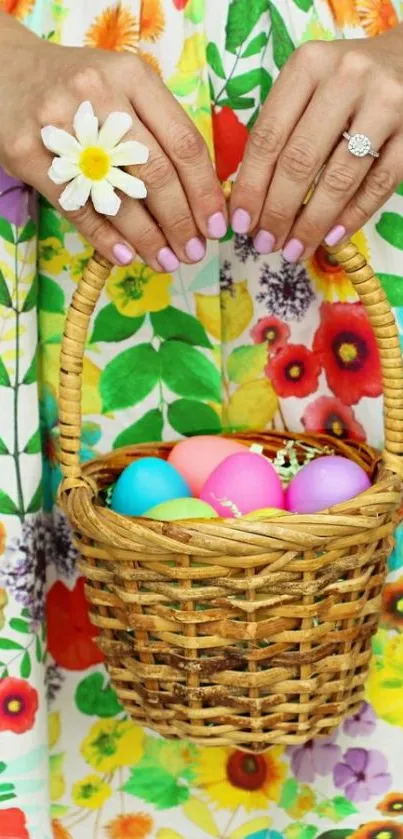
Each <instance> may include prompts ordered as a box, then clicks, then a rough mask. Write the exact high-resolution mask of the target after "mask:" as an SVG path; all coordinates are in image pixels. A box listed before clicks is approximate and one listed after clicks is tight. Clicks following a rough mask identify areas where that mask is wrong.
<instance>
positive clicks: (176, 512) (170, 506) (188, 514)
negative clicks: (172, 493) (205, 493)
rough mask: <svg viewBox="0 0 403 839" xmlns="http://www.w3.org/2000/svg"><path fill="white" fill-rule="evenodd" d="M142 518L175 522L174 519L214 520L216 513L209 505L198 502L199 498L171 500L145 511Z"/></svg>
mask: <svg viewBox="0 0 403 839" xmlns="http://www.w3.org/2000/svg"><path fill="white" fill-rule="evenodd" d="M144 516H145V517H146V518H148V519H158V520H159V521H175V520H176V519H214V518H217V513H216V511H215V510H214V509H213V507H211V506H210V504H206V502H205V501H200V498H172V499H171V500H170V501H164V502H163V503H162V504H157V506H156V507H152V509H151V510H147V512H146V513H144Z"/></svg>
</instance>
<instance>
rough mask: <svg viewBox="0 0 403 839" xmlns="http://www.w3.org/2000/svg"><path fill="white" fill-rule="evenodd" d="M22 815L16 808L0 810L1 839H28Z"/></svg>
mask: <svg viewBox="0 0 403 839" xmlns="http://www.w3.org/2000/svg"><path fill="white" fill-rule="evenodd" d="M26 825H27V823H26V820H25V816H24V813H23V812H22V810H19V809H18V808H17V807H10V808H9V809H8V810H0V836H1V839H29V833H28V830H27V826H26Z"/></svg>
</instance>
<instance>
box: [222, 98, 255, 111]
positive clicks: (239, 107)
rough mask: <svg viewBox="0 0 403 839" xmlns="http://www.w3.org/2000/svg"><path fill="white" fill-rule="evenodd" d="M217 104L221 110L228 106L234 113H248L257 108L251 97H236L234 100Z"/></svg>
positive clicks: (223, 100)
mask: <svg viewBox="0 0 403 839" xmlns="http://www.w3.org/2000/svg"><path fill="white" fill-rule="evenodd" d="M217 104H218V105H220V107H221V108H225V107H226V106H228V107H229V108H232V110H233V111H248V110H249V109H250V108H254V107H255V100H254V99H252V97H251V96H236V97H235V98H234V99H220V101H219V102H217Z"/></svg>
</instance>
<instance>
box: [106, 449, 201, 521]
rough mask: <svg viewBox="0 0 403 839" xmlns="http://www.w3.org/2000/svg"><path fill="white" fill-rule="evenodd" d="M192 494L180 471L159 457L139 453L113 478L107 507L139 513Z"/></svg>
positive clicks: (118, 510)
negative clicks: (132, 461)
mask: <svg viewBox="0 0 403 839" xmlns="http://www.w3.org/2000/svg"><path fill="white" fill-rule="evenodd" d="M191 495H192V493H191V491H190V489H189V487H188V484H187V483H186V481H185V480H184V478H182V475H180V474H179V472H178V471H177V470H176V469H175V468H174V467H173V466H171V464H170V463H167V462H166V460H161V459H160V458H159V457H142V458H140V460H136V461H134V463H131V464H130V466H127V467H126V469H125V470H124V471H123V472H122V474H121V475H120V477H119V478H118V480H117V481H116V484H115V487H114V490H113V493H112V498H111V509H112V510H114V511H115V513H122V515H125V516H142V515H143V513H145V511H146V510H150V509H151V508H152V507H155V506H156V505H157V504H162V503H163V502H164V501H169V500H170V499H172V498H189V497H190V496H191Z"/></svg>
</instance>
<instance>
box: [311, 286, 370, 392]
mask: <svg viewBox="0 0 403 839" xmlns="http://www.w3.org/2000/svg"><path fill="white" fill-rule="evenodd" d="M313 350H314V352H315V353H317V355H318V358H319V359H320V362H321V364H322V365H323V367H324V370H325V374H326V379H327V383H328V385H329V387H330V389H331V390H332V391H333V393H334V394H335V395H336V396H338V397H339V399H341V400H342V402H344V403H345V404H346V405H355V403H356V402H358V401H359V399H362V397H363V396H371V397H376V396H380V395H381V393H382V377H381V366H380V362H379V355H378V348H377V346H376V342H375V336H374V333H373V331H372V328H371V325H370V323H369V320H368V316H367V314H366V312H365V309H364V307H363V306H362V305H361V303H322V305H321V307H320V326H319V328H318V330H317V332H316V334H315V337H314V340H313Z"/></svg>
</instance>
